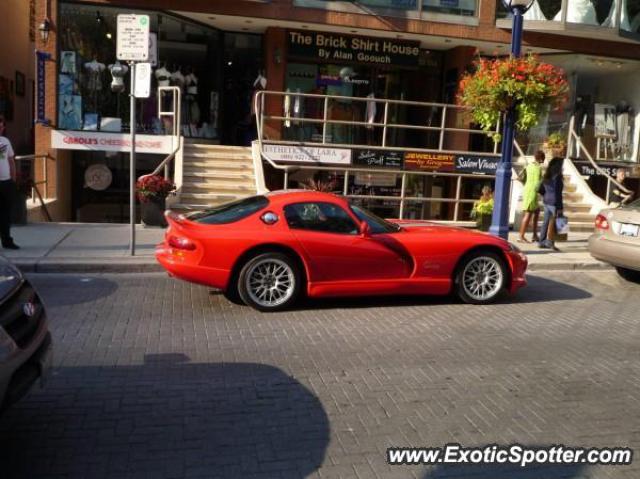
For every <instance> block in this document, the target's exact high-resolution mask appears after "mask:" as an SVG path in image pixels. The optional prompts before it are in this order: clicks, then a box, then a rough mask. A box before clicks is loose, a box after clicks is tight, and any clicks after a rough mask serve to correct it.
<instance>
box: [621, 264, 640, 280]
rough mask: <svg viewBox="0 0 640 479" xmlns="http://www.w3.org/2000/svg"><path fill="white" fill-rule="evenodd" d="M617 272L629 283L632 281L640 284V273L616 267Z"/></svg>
mask: <svg viewBox="0 0 640 479" xmlns="http://www.w3.org/2000/svg"><path fill="white" fill-rule="evenodd" d="M616 271H617V272H618V274H619V275H620V276H621V277H622V278H623V279H626V280H627V281H631V282H632V283H640V271H636V270H634V269H628V268H621V267H620V266H616Z"/></svg>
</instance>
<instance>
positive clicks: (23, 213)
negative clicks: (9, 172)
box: [11, 170, 33, 225]
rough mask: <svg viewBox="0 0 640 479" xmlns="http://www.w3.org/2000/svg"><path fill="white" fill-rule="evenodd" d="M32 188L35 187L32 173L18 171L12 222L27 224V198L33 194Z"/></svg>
mask: <svg viewBox="0 0 640 479" xmlns="http://www.w3.org/2000/svg"><path fill="white" fill-rule="evenodd" d="M31 188H33V180H32V179H31V175H29V174H26V173H25V172H24V171H21V170H18V171H17V172H16V198H15V201H14V202H13V208H12V211H11V223H12V224H14V225H26V224H27V199H28V198H29V195H30V194H31Z"/></svg>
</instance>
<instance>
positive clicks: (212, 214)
mask: <svg viewBox="0 0 640 479" xmlns="http://www.w3.org/2000/svg"><path fill="white" fill-rule="evenodd" d="M268 204H269V200H268V199H267V198H265V197H264V196H252V197H250V198H244V199H241V200H238V201H234V202H232V203H226V204H224V205H220V206H216V207H215V208H210V209H207V210H204V211H199V212H197V213H192V214H190V215H189V216H187V219H189V220H191V221H195V222H197V223H204V224H208V225H219V224H224V223H234V222H236V221H239V220H241V219H243V218H246V217H247V216H251V215H252V214H253V213H255V212H256V211H260V210H261V209H263V208H265V207H266V206H267V205H268Z"/></svg>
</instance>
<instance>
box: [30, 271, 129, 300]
mask: <svg viewBox="0 0 640 479" xmlns="http://www.w3.org/2000/svg"><path fill="white" fill-rule="evenodd" d="M57 276H58V278H57V281H56V283H55V284H52V283H51V281H48V282H47V294H46V298H45V299H46V302H45V305H46V306H47V307H53V306H72V305H74V304H81V303H90V302H93V301H96V300H98V299H100V298H105V297H108V296H111V295H112V294H113V293H115V292H116V291H117V290H118V284H117V283H116V282H115V281H111V280H109V279H106V278H100V277H96V276H91V275H82V274H73V275H71V274H62V275H57ZM29 280H30V281H31V282H32V283H33V285H34V286H35V288H36V290H37V291H39V290H40V288H39V287H38V283H39V281H38V275H30V276H29ZM57 289H59V290H60V292H59V293H60V294H56V290H57ZM69 291H73V294H69Z"/></svg>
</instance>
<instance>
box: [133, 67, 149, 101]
mask: <svg viewBox="0 0 640 479" xmlns="http://www.w3.org/2000/svg"><path fill="white" fill-rule="evenodd" d="M135 83H136V90H135V92H134V96H135V97H136V98H149V95H150V94H151V63H138V64H137V65H136V82H135Z"/></svg>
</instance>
